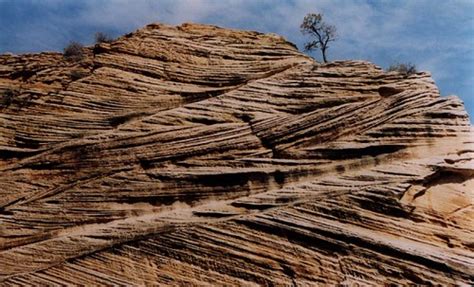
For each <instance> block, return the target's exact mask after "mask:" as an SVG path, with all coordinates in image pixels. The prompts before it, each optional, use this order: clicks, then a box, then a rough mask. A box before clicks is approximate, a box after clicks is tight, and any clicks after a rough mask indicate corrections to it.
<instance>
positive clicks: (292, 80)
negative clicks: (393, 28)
mask: <svg viewBox="0 0 474 287" xmlns="http://www.w3.org/2000/svg"><path fill="white" fill-rule="evenodd" d="M1 95H3V97H2V96H1ZM473 158H474V133H473V131H472V128H471V126H470V123H469V118H468V115H467V113H466V111H465V110H464V107H463V103H462V102H461V101H460V100H459V99H458V98H457V97H455V96H448V97H440V94H439V91H438V89H437V87H436V85H435V83H434V81H433V80H432V78H431V76H430V75H429V73H426V72H420V73H416V74H413V75H402V74H398V73H396V72H384V71H383V70H382V69H381V68H379V67H377V66H375V65H373V64H371V63H368V62H363V61H337V62H332V63H328V64H320V63H318V62H315V61H314V60H313V59H311V58H309V57H308V56H306V55H304V54H302V53H300V52H299V51H298V50H297V48H296V47H295V46H294V45H293V44H291V43H289V42H287V41H286V40H285V39H283V38H282V37H280V36H277V35H273V34H261V33H257V32H248V31H238V30H229V29H222V28H219V27H215V26H208V25H199V24H183V25H181V26H177V27H174V26H167V25H162V24H151V25H148V26H146V27H144V28H143V29H140V30H138V31H136V32H134V33H130V34H127V35H124V36H122V37H120V38H118V39H116V40H114V41H113V42H111V43H101V44H99V45H96V46H94V47H88V48H86V49H85V57H84V59H82V60H80V61H72V60H66V59H64V57H63V55H62V54H60V53H53V52H50V53H39V54H25V55H0V195H1V196H0V282H1V284H2V285H25V284H26V285H55V284H72V285H75V284H80V285H146V284H162V285H177V284H178V285H188V284H192V285H206V284H214V285H255V284H259V285H284V286H288V285H298V286H299V285H313V284H354V283H359V284H369V285H380V284H390V283H394V284H413V283H414V284H441V285H452V284H473V283H474V282H473V278H474V271H473V270H474V268H472V266H473V265H474V237H473V234H474V223H473V218H474V207H473V199H474V159H473Z"/></svg>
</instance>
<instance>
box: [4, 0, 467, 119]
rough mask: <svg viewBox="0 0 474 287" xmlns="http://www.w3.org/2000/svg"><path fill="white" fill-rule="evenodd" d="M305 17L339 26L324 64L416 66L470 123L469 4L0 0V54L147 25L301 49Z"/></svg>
mask: <svg viewBox="0 0 474 287" xmlns="http://www.w3.org/2000/svg"><path fill="white" fill-rule="evenodd" d="M309 12H317V13H323V14H324V18H325V20H326V22H328V23H330V24H334V25H335V26H336V27H337V30H338V41H336V42H335V43H333V45H332V46H331V47H330V48H329V51H328V56H329V59H330V60H331V59H334V60H335V59H337V60H342V59H362V60H369V61H371V62H374V63H376V64H377V65H379V66H381V67H384V68H385V67H387V66H389V65H390V64H391V63H396V62H411V63H414V64H416V66H417V67H418V69H419V70H428V71H431V73H432V74H433V77H434V79H435V80H436V82H437V84H438V86H439V87H440V90H441V94H442V95H449V94H456V95H458V96H460V97H461V98H462V99H463V101H464V102H465V104H466V108H467V110H468V112H469V114H470V115H471V122H473V118H474V0H0V53H4V52H12V53H25V52H37V51H44V50H53V51H61V50H62V48H63V47H64V46H65V45H67V43H68V42H69V41H71V40H76V41H80V42H82V43H84V44H90V43H92V42H93V36H94V33H95V32H97V31H103V32H106V33H108V34H110V35H112V36H119V35H121V34H124V33H128V32H131V31H133V30H136V29H138V28H140V27H141V26H143V25H146V24H148V23H151V22H163V23H168V24H180V23H183V22H199V23H208V24H215V25H219V26H224V27H230V28H241V29H249V30H256V31H260V32H273V33H278V34H281V35H283V36H285V37H286V38H287V39H288V40H290V41H291V42H293V43H295V44H297V46H298V47H300V48H301V47H303V43H304V41H305V37H304V36H303V35H301V33H300V31H299V25H300V23H301V21H302V19H303V17H304V16H305V14H306V13H309ZM314 56H315V58H317V59H320V55H319V54H317V53H315V54H314Z"/></svg>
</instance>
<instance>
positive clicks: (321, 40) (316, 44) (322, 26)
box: [300, 13, 336, 63]
mask: <svg viewBox="0 0 474 287" xmlns="http://www.w3.org/2000/svg"><path fill="white" fill-rule="evenodd" d="M300 28H301V33H303V34H304V35H306V34H309V35H310V36H312V37H315V38H316V39H314V40H313V41H310V42H307V43H305V46H304V50H305V51H313V50H315V49H320V50H321V53H322V54H323V61H324V63H327V57H326V51H327V49H328V48H329V46H328V44H329V42H333V41H334V40H336V27H335V26H332V25H327V24H326V23H325V22H324V21H323V15H322V14H314V13H309V14H307V15H306V16H305V17H304V19H303V23H302V24H301V26H300Z"/></svg>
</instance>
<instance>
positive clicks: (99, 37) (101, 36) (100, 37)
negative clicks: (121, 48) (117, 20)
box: [95, 32, 112, 44]
mask: <svg viewBox="0 0 474 287" xmlns="http://www.w3.org/2000/svg"><path fill="white" fill-rule="evenodd" d="M110 42H112V38H111V37H110V36H109V35H107V34H105V33H103V32H97V33H95V43H96V44H100V43H110Z"/></svg>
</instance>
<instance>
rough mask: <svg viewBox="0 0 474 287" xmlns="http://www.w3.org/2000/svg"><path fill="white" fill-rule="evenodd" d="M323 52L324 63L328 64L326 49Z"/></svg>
mask: <svg viewBox="0 0 474 287" xmlns="http://www.w3.org/2000/svg"><path fill="white" fill-rule="evenodd" d="M321 52H322V53H323V61H324V63H327V62H328V59H327V58H326V49H325V48H323V49H321Z"/></svg>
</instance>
